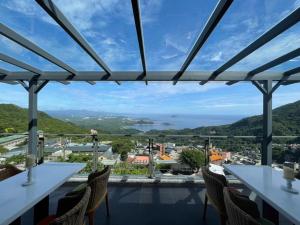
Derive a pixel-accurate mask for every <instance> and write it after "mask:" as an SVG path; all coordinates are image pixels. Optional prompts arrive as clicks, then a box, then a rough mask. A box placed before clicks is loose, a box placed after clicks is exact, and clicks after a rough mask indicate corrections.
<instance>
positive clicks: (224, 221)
mask: <svg viewBox="0 0 300 225" xmlns="http://www.w3.org/2000/svg"><path fill="white" fill-rule="evenodd" d="M220 221H221V225H226V222H227V218H226V217H225V216H222V215H220Z"/></svg>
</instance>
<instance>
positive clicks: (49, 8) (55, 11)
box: [36, 0, 112, 77]
mask: <svg viewBox="0 0 300 225" xmlns="http://www.w3.org/2000/svg"><path fill="white" fill-rule="evenodd" d="M36 2H37V3H38V4H39V5H40V6H41V7H42V8H43V9H44V10H45V11H46V12H47V13H48V14H49V16H51V17H52V18H53V19H54V20H55V21H56V22H57V23H58V24H59V25H60V26H61V27H62V28H63V29H64V30H65V32H67V33H68V35H69V36H70V37H71V38H72V39H73V40H74V41H76V42H77V44H78V45H80V47H81V48H82V49H83V50H84V51H85V52H86V53H87V54H88V55H89V56H90V57H91V58H92V59H93V60H94V61H95V62H96V63H97V64H98V65H99V66H100V67H101V68H102V69H103V70H104V71H105V72H106V73H107V75H108V76H107V77H109V76H110V75H111V73H112V71H111V70H110V69H109V67H108V66H107V65H106V64H105V63H104V61H103V60H102V59H101V58H100V56H99V55H98V54H97V53H96V52H95V51H94V49H93V48H92V47H91V46H90V45H89V43H88V42H87V41H86V40H85V39H84V37H83V36H82V35H81V34H80V33H79V32H78V31H77V30H76V28H75V27H74V26H73V25H72V23H71V22H70V21H69V20H68V19H67V18H66V17H65V16H64V14H63V13H62V12H61V11H60V10H59V8H58V7H57V6H56V5H55V4H54V3H53V2H52V0H36Z"/></svg>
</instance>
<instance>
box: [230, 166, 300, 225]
mask: <svg viewBox="0 0 300 225" xmlns="http://www.w3.org/2000/svg"><path fill="white" fill-rule="evenodd" d="M224 168H225V170H226V171H228V172H229V173H231V174H232V175H234V176H235V177H237V178H238V179H239V180H241V181H242V182H243V183H244V184H245V185H246V186H247V187H248V188H249V189H250V190H252V191H254V192H255V193H256V194H257V195H258V196H259V197H260V198H261V199H262V200H264V201H265V202H266V203H268V204H269V205H270V206H272V207H273V208H274V209H276V210H277V211H278V212H279V213H281V214H282V215H284V216H285V217H287V218H288V219H289V220H290V221H291V222H293V223H294V224H300V194H291V193H288V192H286V191H283V190H282V189H281V185H286V181H285V179H283V177H282V176H283V172H282V171H278V170H275V169H272V168H271V167H269V166H248V165H225V166H224ZM293 187H294V188H295V189H297V190H299V191H300V181H299V180H296V181H295V182H293Z"/></svg>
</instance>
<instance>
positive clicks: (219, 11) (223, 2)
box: [173, 0, 233, 85]
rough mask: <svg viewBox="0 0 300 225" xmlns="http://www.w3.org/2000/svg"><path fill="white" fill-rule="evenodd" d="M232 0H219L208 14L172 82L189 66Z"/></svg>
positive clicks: (176, 80) (175, 81)
mask: <svg viewBox="0 0 300 225" xmlns="http://www.w3.org/2000/svg"><path fill="white" fill-rule="evenodd" d="M232 2H233V0H220V1H219V3H218V5H217V6H216V8H215V9H214V11H213V13H212V14H211V15H210V17H209V19H208V21H207V22H206V24H205V26H204V28H203V30H202V32H201V33H200V35H199V37H198V38H197V41H196V42H195V44H194V46H193V48H192V50H191V51H190V53H189V55H188V56H187V58H186V60H185V61H184V63H183V65H182V66H181V68H180V70H179V72H178V73H177V74H176V75H175V76H174V77H173V84H174V85H176V83H177V82H178V80H179V79H180V78H181V77H182V75H183V74H184V72H185V71H186V69H187V68H188V67H189V65H190V64H191V62H192V61H193V59H194V58H195V56H196V55H197V53H198V52H199V50H200V49H201V48H202V46H203V45H204V43H205V42H206V40H207V39H208V37H209V36H210V34H211V33H212V32H213V31H214V29H215V27H216V26H217V24H218V23H219V22H220V20H221V19H222V17H223V16H224V14H225V13H226V11H227V9H228V8H229V7H230V5H231V3H232Z"/></svg>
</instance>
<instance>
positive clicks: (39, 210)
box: [34, 195, 49, 224]
mask: <svg viewBox="0 0 300 225" xmlns="http://www.w3.org/2000/svg"><path fill="white" fill-rule="evenodd" d="M48 215H49V195H48V196H47V197H45V198H44V199H42V200H41V201H40V202H39V203H37V204H36V205H35V206H34V224H38V223H39V222H40V221H41V220H42V219H44V218H45V217H47V216H48Z"/></svg>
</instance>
